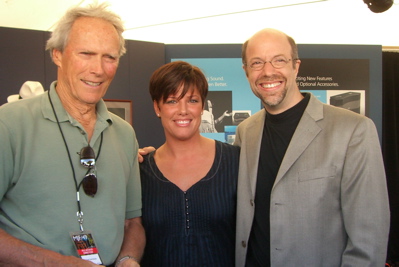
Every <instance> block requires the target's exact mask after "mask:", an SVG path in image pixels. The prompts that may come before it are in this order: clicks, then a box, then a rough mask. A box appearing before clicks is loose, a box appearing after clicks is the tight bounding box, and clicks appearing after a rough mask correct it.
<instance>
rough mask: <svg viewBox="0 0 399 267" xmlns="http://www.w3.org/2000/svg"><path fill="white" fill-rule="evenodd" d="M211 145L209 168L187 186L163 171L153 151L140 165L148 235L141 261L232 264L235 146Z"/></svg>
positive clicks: (202, 264) (235, 193)
mask: <svg viewBox="0 0 399 267" xmlns="http://www.w3.org/2000/svg"><path fill="white" fill-rule="evenodd" d="M215 145H216V153H215V160H214V162H213V165H212V167H211V169H210V171H209V172H208V174H207V175H206V176H205V177H204V178H202V179H201V180H200V181H198V182H197V183H195V184H194V185H193V186H191V187H190V188H189V189H188V190H187V191H182V190H181V189H180V188H179V187H177V186H176V185H175V184H174V183H172V182H170V181H169V180H168V179H167V178H165V177H164V176H163V175H162V173H161V172H160V170H159V169H158V167H157V165H156V163H155V161H154V153H156V151H154V152H153V153H150V154H149V155H147V156H145V159H144V162H143V163H141V164H140V170H141V182H142V195H143V209H142V219H143V225H144V228H145V231H146V238H147V241H146V242H147V243H146V248H145V252H144V256H143V259H142V262H141V266H144V267H145V266H157V267H158V266H174V267H176V266H212V267H213V266H229V267H231V266H234V245H235V222H236V203H237V201H236V199H237V177H238V161H239V148H238V147H235V146H232V145H229V144H226V143H222V142H219V141H216V142H215ZM187 168H190V166H187ZM193 172H195V170H193Z"/></svg>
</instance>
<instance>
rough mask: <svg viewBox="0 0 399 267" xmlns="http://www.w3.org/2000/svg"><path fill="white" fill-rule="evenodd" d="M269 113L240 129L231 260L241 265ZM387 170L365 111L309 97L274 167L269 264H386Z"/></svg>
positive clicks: (387, 221) (262, 112) (278, 265)
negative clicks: (236, 199) (235, 228)
mask: <svg viewBox="0 0 399 267" xmlns="http://www.w3.org/2000/svg"><path fill="white" fill-rule="evenodd" d="M265 116H266V112H265V110H264V109H263V110H261V111H259V112H257V113H256V114H254V115H253V116H251V117H250V118H248V119H247V120H245V121H243V122H242V123H241V124H240V125H239V126H238V128H237V133H236V143H235V144H236V145H240V146H241V158H240V170H239V178H238V193H237V194H238V204H237V205H238V206H237V238H236V266H237V267H241V266H244V264H245V257H246V253H247V243H248V239H249V235H250V231H251V226H252V221H253V216H254V208H255V203H254V199H255V188H256V177H257V171H258V161H259V151H260V144H261V140H262V131H263V126H264V122H265ZM389 216H390V213H389V205H388V194H387V187H386V179H385V171H384V165H383V161H382V156H381V148H380V145H379V141H378V136H377V131H376V129H375V126H374V124H373V122H372V121H371V120H370V119H368V118H367V117H364V116H361V115H359V114H356V113H354V112H352V111H347V110H344V109H341V108H336V107H332V106H329V105H325V104H323V103H321V102H320V101H319V100H317V99H316V98H315V97H314V96H313V95H312V96H311V98H310V101H309V104H308V106H307V108H306V110H305V112H304V114H303V116H302V118H301V120H300V122H299V124H298V127H297V129H296V131H295V133H294V135H293V137H292V140H291V142H290V144H289V146H288V149H287V151H286V154H285V156H284V159H283V161H282V163H281V166H280V169H279V171H278V174H277V177H276V181H275V183H274V186H273V189H272V193H271V203H270V248H271V249H270V250H271V251H270V253H271V254H270V255H271V265H272V266H277V267H280V266H295V267H298V266H307V267H309V266H361V267H365V266H370V267H377V266H384V263H385V258H386V250H387V242H388V233H389Z"/></svg>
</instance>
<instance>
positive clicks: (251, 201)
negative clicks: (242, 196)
mask: <svg viewBox="0 0 399 267" xmlns="http://www.w3.org/2000/svg"><path fill="white" fill-rule="evenodd" d="M250 203H251V206H252V207H253V206H254V200H253V199H251V200H250Z"/></svg>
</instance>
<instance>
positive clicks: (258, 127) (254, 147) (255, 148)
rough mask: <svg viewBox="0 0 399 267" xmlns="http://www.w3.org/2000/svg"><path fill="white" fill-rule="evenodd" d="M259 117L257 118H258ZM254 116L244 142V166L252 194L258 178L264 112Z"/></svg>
mask: <svg viewBox="0 0 399 267" xmlns="http://www.w3.org/2000/svg"><path fill="white" fill-rule="evenodd" d="M258 115H259V116H258ZM258 115H255V114H254V116H256V120H254V121H252V123H251V124H250V125H248V127H247V136H246V137H245V138H246V139H245V141H246V143H247V145H246V146H245V147H246V151H245V155H246V161H247V164H246V166H247V167H248V170H247V173H248V175H249V177H248V178H249V180H250V183H251V190H252V193H254V192H255V187H256V179H257V176H258V165H259V153H260V146H261V142H262V133H263V127H264V124H265V116H266V112H265V110H264V109H263V110H261V113H260V114H258Z"/></svg>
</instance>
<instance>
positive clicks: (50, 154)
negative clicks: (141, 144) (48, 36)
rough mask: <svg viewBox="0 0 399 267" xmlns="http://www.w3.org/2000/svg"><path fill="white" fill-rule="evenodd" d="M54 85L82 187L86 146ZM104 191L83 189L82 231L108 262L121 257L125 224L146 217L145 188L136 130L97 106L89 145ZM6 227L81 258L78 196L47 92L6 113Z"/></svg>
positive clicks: (0, 212)
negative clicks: (75, 237) (76, 239)
mask: <svg viewBox="0 0 399 267" xmlns="http://www.w3.org/2000/svg"><path fill="white" fill-rule="evenodd" d="M55 86H56V82H54V83H53V84H52V85H51V89H50V91H49V92H50V96H51V100H52V102H53V104H54V108H55V111H56V114H57V117H58V120H59V122H60V126H61V129H62V132H63V134H64V136H65V141H66V143H67V146H68V149H69V151H70V157H71V160H72V164H73V171H74V172H75V174H76V179H77V182H78V183H80V181H81V180H82V179H83V177H84V175H85V174H86V171H87V169H86V168H85V167H83V166H82V165H81V164H80V161H79V155H78V152H79V151H80V150H81V148H83V147H85V146H87V145H88V139H87V134H86V132H85V130H84V128H83V127H82V125H81V124H80V123H79V122H78V121H76V120H75V119H74V118H73V117H71V116H70V115H69V114H68V113H67V112H66V111H65V109H64V108H63V106H62V104H61V101H60V99H59V97H58V95H57V92H56V90H55ZM101 133H103V144H102V148H101V154H100V156H99V158H98V160H97V162H96V168H97V179H98V191H97V194H96V195H95V197H94V198H91V197H89V196H87V195H86V194H85V193H84V192H83V189H82V188H81V189H80V203H81V208H82V211H83V214H84V216H83V219H84V223H83V226H84V228H85V230H91V231H92V232H93V236H94V239H95V242H96V244H97V248H98V249H99V253H100V257H101V259H102V260H103V263H104V264H111V263H112V262H113V261H114V260H115V258H116V257H117V255H118V253H119V250H120V247H121V244H122V241H123V232H124V221H125V219H129V218H134V217H138V216H141V186H140V176H139V168H138V161H137V150H138V145H137V141H136V136H135V133H134V130H133V129H132V127H131V126H130V124H128V123H127V122H126V121H124V120H122V119H121V118H119V117H117V116H116V115H114V114H112V113H109V112H108V111H107V108H106V106H105V104H104V102H103V101H102V100H101V101H100V102H99V103H98V104H97V121H96V125H95V129H94V133H93V136H92V138H91V141H90V146H92V147H93V149H94V152H95V153H96V154H97V153H98V149H99V145H100V139H101ZM0 140H1V141H0V228H1V229H3V230H5V231H6V232H8V233H9V234H11V235H12V236H14V237H16V238H18V239H21V240H23V241H25V242H28V243H30V244H33V245H36V246H40V247H43V248H46V249H50V250H54V251H56V252H59V253H61V254H64V255H75V256H77V253H76V251H75V249H74V247H73V243H72V241H71V237H70V235H69V233H70V232H74V231H78V230H79V223H78V221H77V216H76V213H77V210H78V207H77V200H76V198H77V196H76V195H77V194H76V186H75V182H74V178H73V171H72V168H71V165H70V162H69V158H68V153H67V150H66V147H65V144H64V141H63V138H62V136H61V132H60V130H59V128H58V125H57V122H56V119H55V116H54V112H53V110H52V108H51V105H50V102H49V97H48V92H46V93H44V94H42V95H40V96H38V97H34V98H31V99H26V100H20V101H18V102H14V103H10V104H6V105H4V106H2V107H1V108H0Z"/></svg>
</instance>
